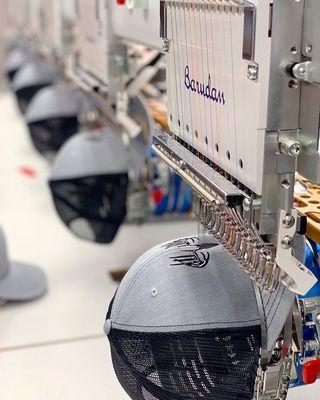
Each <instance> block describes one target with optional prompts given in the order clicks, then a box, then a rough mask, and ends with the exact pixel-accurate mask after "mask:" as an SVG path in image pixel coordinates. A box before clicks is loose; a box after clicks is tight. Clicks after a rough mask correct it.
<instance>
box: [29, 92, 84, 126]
mask: <svg viewBox="0 0 320 400" xmlns="http://www.w3.org/2000/svg"><path fill="white" fill-rule="evenodd" d="M80 110H81V101H80V98H79V96H78V93H77V91H76V90H75V89H73V88H72V87H70V86H58V85H54V86H48V87H45V88H43V89H41V90H40V91H39V92H38V93H37V94H36V95H35V96H34V97H33V99H32V100H31V103H30V104H29V106H28V108H27V111H26V121H27V123H28V124H33V123H36V122H40V121H45V120H48V119H51V118H63V117H74V116H78V115H79V113H80Z"/></svg>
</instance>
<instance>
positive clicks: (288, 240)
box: [281, 235, 293, 250]
mask: <svg viewBox="0 0 320 400" xmlns="http://www.w3.org/2000/svg"><path fill="white" fill-rule="evenodd" d="M281 246H282V248H283V249H285V250H288V249H290V248H291V247H292V246H293V237H292V236H289V235H287V236H285V237H284V238H283V239H282V240H281Z"/></svg>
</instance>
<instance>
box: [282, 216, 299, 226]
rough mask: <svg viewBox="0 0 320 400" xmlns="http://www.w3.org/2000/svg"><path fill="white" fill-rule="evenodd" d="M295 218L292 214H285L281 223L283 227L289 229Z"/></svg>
mask: <svg viewBox="0 0 320 400" xmlns="http://www.w3.org/2000/svg"><path fill="white" fill-rule="evenodd" d="M295 222H296V220H295V219H294V217H293V216H292V215H289V214H287V215H286V216H285V217H284V219H283V220H282V224H283V226H284V227H285V228H287V229H289V228H292V227H293V226H294V224H295Z"/></svg>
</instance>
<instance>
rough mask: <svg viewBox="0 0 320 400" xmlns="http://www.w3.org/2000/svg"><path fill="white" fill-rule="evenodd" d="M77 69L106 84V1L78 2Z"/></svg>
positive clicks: (107, 60) (80, 0)
mask: <svg viewBox="0 0 320 400" xmlns="http://www.w3.org/2000/svg"><path fill="white" fill-rule="evenodd" d="M78 7H79V9H78V11H79V19H78V31H79V41H78V49H79V51H80V54H79V67H80V68H81V69H83V70H84V71H85V72H87V73H89V74H90V75H92V76H93V77H95V78H97V79H99V80H100V81H102V82H103V83H105V84H107V83H108V73H109V57H108V5H107V2H106V0H79V4H78Z"/></svg>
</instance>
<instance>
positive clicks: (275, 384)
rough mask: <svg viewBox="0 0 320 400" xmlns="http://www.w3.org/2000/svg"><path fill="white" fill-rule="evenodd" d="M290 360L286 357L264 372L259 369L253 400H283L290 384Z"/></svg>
mask: <svg viewBox="0 0 320 400" xmlns="http://www.w3.org/2000/svg"><path fill="white" fill-rule="evenodd" d="M291 368H292V360H291V358H289V357H287V358H284V359H282V360H280V361H279V362H278V363H277V364H275V365H272V366H269V367H268V368H267V369H266V371H262V370H261V369H260V371H259V373H258V378H257V384H256V392H255V396H254V400H285V399H286V397H287V394H288V389H289V384H290V374H291Z"/></svg>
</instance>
